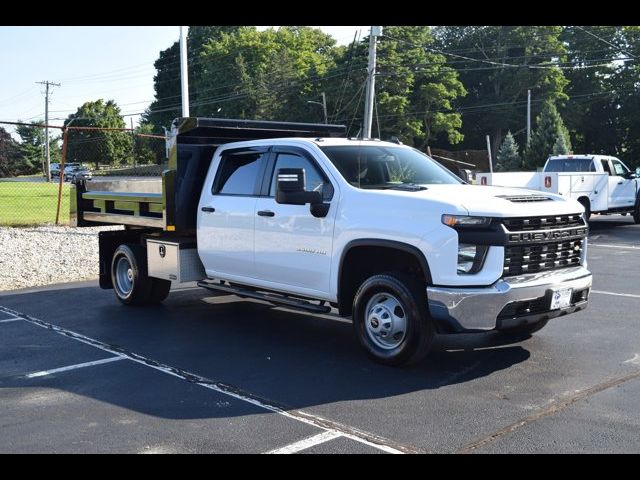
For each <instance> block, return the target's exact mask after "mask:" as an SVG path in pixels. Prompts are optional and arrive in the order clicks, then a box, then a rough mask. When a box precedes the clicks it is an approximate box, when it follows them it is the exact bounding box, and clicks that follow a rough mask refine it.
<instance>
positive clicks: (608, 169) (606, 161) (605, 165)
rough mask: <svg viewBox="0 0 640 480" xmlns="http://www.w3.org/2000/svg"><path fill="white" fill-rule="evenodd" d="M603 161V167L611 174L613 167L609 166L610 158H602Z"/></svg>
mask: <svg viewBox="0 0 640 480" xmlns="http://www.w3.org/2000/svg"><path fill="white" fill-rule="evenodd" d="M600 161H601V162H602V168H603V169H604V171H605V172H607V173H608V174H609V175H611V168H609V160H600Z"/></svg>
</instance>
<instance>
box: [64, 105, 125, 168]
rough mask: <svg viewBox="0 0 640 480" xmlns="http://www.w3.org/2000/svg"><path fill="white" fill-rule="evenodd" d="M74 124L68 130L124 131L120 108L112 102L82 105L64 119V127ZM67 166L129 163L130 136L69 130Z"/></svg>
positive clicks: (119, 132)
mask: <svg viewBox="0 0 640 480" xmlns="http://www.w3.org/2000/svg"><path fill="white" fill-rule="evenodd" d="M72 120H74V122H73V124H72V125H71V126H72V127H100V128H105V129H106V128H125V122H124V120H123V118H122V116H120V108H119V107H118V106H117V105H116V103H115V102H114V101H113V100H109V101H107V102H106V103H105V101H104V100H103V99H100V100H96V101H94V102H86V103H84V104H83V105H82V106H81V107H79V108H78V110H77V111H76V113H73V114H71V115H69V116H68V117H67V119H66V120H65V121H64V125H65V126H67V125H69V122H71V121H72ZM68 138H69V144H68V145H67V159H66V160H67V162H81V163H82V162H91V163H94V164H95V167H96V169H97V168H99V165H100V164H103V165H105V164H106V165H116V164H126V163H131V162H132V161H133V158H132V143H131V142H132V140H131V134H130V133H128V132H125V131H109V130H74V129H73V128H72V129H70V130H69V136H68Z"/></svg>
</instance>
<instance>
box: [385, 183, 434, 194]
mask: <svg viewBox="0 0 640 480" xmlns="http://www.w3.org/2000/svg"><path fill="white" fill-rule="evenodd" d="M426 189H427V187H424V186H422V185H418V184H417V183H401V184H398V185H393V186H391V187H389V190H402V191H405V192H419V191H420V190H426Z"/></svg>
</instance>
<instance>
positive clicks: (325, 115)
mask: <svg viewBox="0 0 640 480" xmlns="http://www.w3.org/2000/svg"><path fill="white" fill-rule="evenodd" d="M322 109H323V110H324V123H329V121H328V119H327V96H326V95H325V93H324V92H322Z"/></svg>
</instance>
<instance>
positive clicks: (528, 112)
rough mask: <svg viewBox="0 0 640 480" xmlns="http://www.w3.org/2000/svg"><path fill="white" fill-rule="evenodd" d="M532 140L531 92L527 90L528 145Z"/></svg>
mask: <svg viewBox="0 0 640 480" xmlns="http://www.w3.org/2000/svg"><path fill="white" fill-rule="evenodd" d="M530 139H531V90H527V145H529V140H530Z"/></svg>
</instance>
